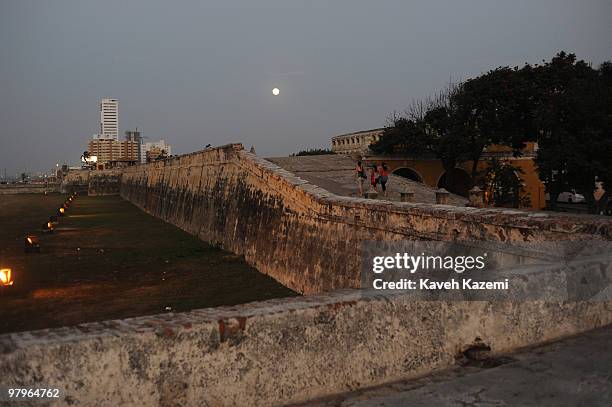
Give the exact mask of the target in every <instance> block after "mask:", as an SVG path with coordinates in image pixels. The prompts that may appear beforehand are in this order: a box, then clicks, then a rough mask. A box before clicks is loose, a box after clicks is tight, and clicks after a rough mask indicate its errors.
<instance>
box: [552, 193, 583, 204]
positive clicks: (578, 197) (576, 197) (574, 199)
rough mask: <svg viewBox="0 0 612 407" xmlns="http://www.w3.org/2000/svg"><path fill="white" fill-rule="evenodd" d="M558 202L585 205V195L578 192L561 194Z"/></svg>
mask: <svg viewBox="0 0 612 407" xmlns="http://www.w3.org/2000/svg"><path fill="white" fill-rule="evenodd" d="M557 202H564V203H584V202H585V199H584V195H582V194H577V193H576V192H561V193H560V194H559V197H558V198H557Z"/></svg>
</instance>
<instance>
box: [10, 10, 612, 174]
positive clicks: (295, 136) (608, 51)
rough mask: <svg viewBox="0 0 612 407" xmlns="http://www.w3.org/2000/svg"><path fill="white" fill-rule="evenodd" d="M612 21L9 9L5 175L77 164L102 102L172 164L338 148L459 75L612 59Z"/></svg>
mask: <svg viewBox="0 0 612 407" xmlns="http://www.w3.org/2000/svg"><path fill="white" fill-rule="evenodd" d="M610 16H612V1H610V0H583V1H576V0H513V1H497V0H422V1H409V0H402V1H400V0H396V1H387V0H380V1H372V0H367V1H365V0H350V1H349V0H329V1H318V0H303V1H292V0H278V1H270V0H257V1H253V0H242V1H229V0H225V1H217V2H213V1H204V0H201V1H151V0H142V1H135V0H129V1H128V0H119V1H111V0H105V1H85V0H74V1H63V0H52V1H43V0H39V1H28V0H13V1H11V0H0V39H1V40H0V94H1V97H0V123H2V126H1V127H0V171H2V174H0V176H1V175H3V171H4V168H6V170H7V174H8V175H9V176H11V175H15V174H16V173H18V172H22V171H24V170H25V169H27V170H29V171H34V170H46V169H49V168H51V167H54V166H55V163H56V162H59V163H64V162H66V163H68V164H71V165H74V164H76V163H77V162H78V159H79V156H80V154H81V153H82V152H83V151H84V150H85V149H86V148H87V141H88V140H89V139H90V138H91V136H92V135H93V134H95V133H98V132H99V113H98V103H99V102H100V98H102V97H112V98H116V99H118V100H119V109H120V110H119V114H120V118H119V125H120V131H121V134H122V135H123V132H124V131H125V130H127V129H133V128H134V127H138V128H139V129H140V130H141V131H142V133H143V135H144V136H147V137H149V139H150V140H151V141H154V140H158V139H160V138H163V139H165V140H166V141H167V142H168V143H170V144H171V145H172V147H173V153H174V154H181V153H187V152H191V151H195V150H199V149H202V148H203V147H204V146H205V145H206V144H208V143H210V144H212V145H221V144H226V143H229V142H242V143H243V144H244V145H245V147H246V148H247V149H248V148H250V146H251V145H254V146H255V148H256V150H257V153H258V154H260V155H263V156H275V155H286V154H289V153H292V152H297V151H299V150H301V149H305V148H311V147H329V139H330V137H332V136H334V135H337V134H341V133H346V132H350V131H357V130H364V129H369V128H375V127H382V126H383V125H384V124H385V120H386V117H387V116H388V115H389V113H391V112H392V111H394V110H403V109H404V108H405V107H406V106H407V105H408V104H409V103H410V102H411V100H413V99H419V98H423V97H427V96H428V95H430V94H432V93H435V92H436V91H438V90H439V89H440V88H442V87H444V85H445V84H446V83H448V81H449V79H450V78H453V80H458V79H466V78H469V77H470V76H474V75H477V74H479V73H481V72H485V71H487V70H489V69H491V68H495V67H497V66H500V65H521V64H523V63H524V62H530V63H538V62H541V61H542V59H550V58H551V57H552V56H554V55H555V54H556V53H557V52H558V51H560V50H566V51H568V52H575V53H576V54H577V56H578V57H579V58H582V59H585V60H588V61H591V62H592V63H593V65H595V66H596V65H599V64H600V63H601V62H602V61H604V60H609V59H612V47H611V45H610V44H611V38H612V24H610ZM274 87H278V88H280V95H279V96H273V95H272V88H274ZM147 141H148V140H147Z"/></svg>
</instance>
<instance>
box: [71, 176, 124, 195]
mask: <svg viewBox="0 0 612 407" xmlns="http://www.w3.org/2000/svg"><path fill="white" fill-rule="evenodd" d="M121 174H122V171H121V170H70V171H68V173H67V174H66V176H65V177H64V179H63V180H62V184H61V191H62V192H63V193H72V192H77V193H80V194H87V195H91V196H96V195H119V189H120V182H121Z"/></svg>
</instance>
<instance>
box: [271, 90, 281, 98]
mask: <svg viewBox="0 0 612 407" xmlns="http://www.w3.org/2000/svg"><path fill="white" fill-rule="evenodd" d="M272 94H273V95H274V96H278V95H279V94H280V89H278V88H274V89H272Z"/></svg>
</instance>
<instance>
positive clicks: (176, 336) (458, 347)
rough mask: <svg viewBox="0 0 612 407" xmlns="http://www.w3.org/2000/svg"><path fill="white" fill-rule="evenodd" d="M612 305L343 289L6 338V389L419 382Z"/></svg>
mask: <svg viewBox="0 0 612 407" xmlns="http://www.w3.org/2000/svg"><path fill="white" fill-rule="evenodd" d="M611 311H612V305H611V304H610V302H557V303H554V302H549V303H544V302H534V301H531V302H529V301H527V302H518V303H510V302H483V301H480V302H443V301H424V302H414V301H411V300H409V299H408V298H407V297H404V296H398V295H391V294H380V293H376V294H375V293H371V292H354V291H344V292H336V293H333V294H329V295H315V296H309V297H301V298H299V297H298V298H291V299H282V300H271V301H265V302H259V303H253V304H245V305H241V306H237V307H220V308H213V309H204V310H195V311H192V312H189V313H181V314H164V315H156V316H148V317H140V318H134V319H128V320H121V321H106V322H100V323H91V324H83V325H79V326H76V327H71V328H60V329H52V330H43V331H33V332H23V333H14V334H6V335H0V372H2V381H1V383H2V386H5V387H36V386H39V385H40V386H43V385H44V386H51V387H59V388H62V389H64V391H65V396H66V399H65V400H63V401H62V404H66V405H79V406H101V405H108V406H119V405H143V406H156V405H159V406H272V405H284V404H287V403H295V402H302V401H306V400H309V399H313V398H317V397H322V396H325V395H330V394H334V393H340V392H346V391H351V390H355V389H359V388H363V387H367V386H375V385H379V384H383V383H388V382H392V381H397V380H404V379H409V378H411V377H415V376H419V375H423V374H426V373H429V372H431V371H433V370H436V369H442V368H447V367H450V366H453V365H454V364H455V357H456V356H458V355H460V354H461V352H463V351H465V350H466V349H467V348H469V347H470V345H472V344H474V343H475V341H476V338H480V339H481V341H482V342H483V343H484V344H486V345H489V346H490V347H491V350H492V352H493V355H496V354H499V353H506V352H509V351H512V350H515V349H517V348H521V347H524V346H528V345H533V344H537V343H542V342H545V341H550V340H553V339H557V338H559V337H562V336H566V335H569V334H574V333H577V332H582V331H586V330H589V329H592V328H595V327H598V326H602V325H606V324H610V323H612V312H611Z"/></svg>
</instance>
